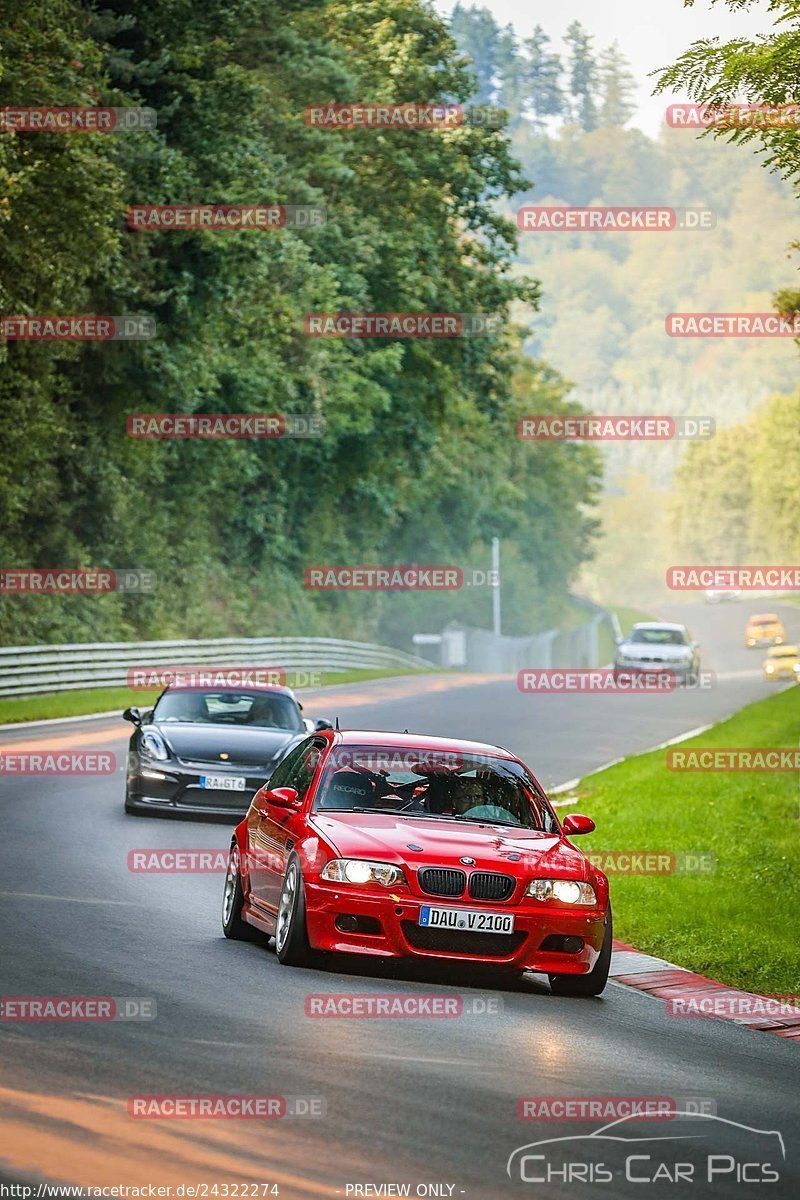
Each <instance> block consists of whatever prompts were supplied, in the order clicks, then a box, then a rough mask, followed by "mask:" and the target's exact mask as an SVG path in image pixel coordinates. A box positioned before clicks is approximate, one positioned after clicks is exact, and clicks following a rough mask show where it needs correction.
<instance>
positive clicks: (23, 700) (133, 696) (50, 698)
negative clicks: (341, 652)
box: [0, 667, 435, 725]
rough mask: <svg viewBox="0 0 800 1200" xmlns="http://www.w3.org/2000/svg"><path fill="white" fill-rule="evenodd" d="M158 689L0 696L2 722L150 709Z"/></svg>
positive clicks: (331, 679) (349, 678)
mask: <svg viewBox="0 0 800 1200" xmlns="http://www.w3.org/2000/svg"><path fill="white" fill-rule="evenodd" d="M433 671H435V668H433V667H432V668H431V669H430V670H429V671H428V670H425V669H423V668H420V670H419V671H409V670H408V668H403V667H398V668H397V669H396V670H386V669H383V670H381V669H380V668H378V669H375V670H370V671H329V672H326V673H325V674H324V675H323V679H322V684H321V686H322V687H330V686H331V685H332V684H336V683H361V682H363V681H364V680H367V679H390V678H394V677H395V676H398V675H411V674H414V675H429V674H431V673H432V672H433ZM160 692H161V689H160V688H157V689H156V690H155V691H133V690H132V689H130V688H86V689H80V690H77V689H76V690H75V691H74V692H48V693H45V694H43V695H41V696H9V697H7V698H5V699H0V725H8V724H9V723H11V722H13V721H47V720H51V719H53V718H55V717H80V716H83V715H84V714H86V713H97V712H115V711H119V710H121V709H123V708H128V707H130V706H131V705H134V704H135V705H138V707H139V708H147V706H148V705H149V704H152V703H153V701H155V700H156V699H157V698H158V696H159V695H160Z"/></svg>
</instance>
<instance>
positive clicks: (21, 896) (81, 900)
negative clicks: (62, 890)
mask: <svg viewBox="0 0 800 1200" xmlns="http://www.w3.org/2000/svg"><path fill="white" fill-rule="evenodd" d="M0 896H8V897H11V898H13V899H15V900H60V901H62V903H64V904H115V905H121V906H123V907H124V908H147V907H148V906H147V905H146V904H137V903H136V902H135V901H134V900H87V899H85V897H83V896H47V895H45V894H44V893H43V892H0Z"/></svg>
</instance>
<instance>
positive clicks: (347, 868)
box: [322, 858, 406, 887]
mask: <svg viewBox="0 0 800 1200" xmlns="http://www.w3.org/2000/svg"><path fill="white" fill-rule="evenodd" d="M322 878H323V879H327V880H328V881H329V882H330V883H356V884H358V883H379V884H380V885H381V887H397V885H398V884H401V883H405V882H406V877H405V875H404V874H403V872H402V870H401V869H400V867H395V866H394V865H393V864H392V863H383V862H371V861H369V860H368V859H366V858H333V859H331V861H330V862H329V863H327V864H326V866H325V867H324V868H323V870H322Z"/></svg>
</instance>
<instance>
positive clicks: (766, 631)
mask: <svg viewBox="0 0 800 1200" xmlns="http://www.w3.org/2000/svg"><path fill="white" fill-rule="evenodd" d="M785 641H786V630H785V629H784V626H783V621H781V619H780V617H778V616H776V614H775V613H758V614H756V615H755V616H753V617H750V618H749V619H748V622H747V628H746V629H745V631H744V644H745V646H747V648H748V650H752V649H753V647H754V646H780V645H781V644H782V643H783V642H785Z"/></svg>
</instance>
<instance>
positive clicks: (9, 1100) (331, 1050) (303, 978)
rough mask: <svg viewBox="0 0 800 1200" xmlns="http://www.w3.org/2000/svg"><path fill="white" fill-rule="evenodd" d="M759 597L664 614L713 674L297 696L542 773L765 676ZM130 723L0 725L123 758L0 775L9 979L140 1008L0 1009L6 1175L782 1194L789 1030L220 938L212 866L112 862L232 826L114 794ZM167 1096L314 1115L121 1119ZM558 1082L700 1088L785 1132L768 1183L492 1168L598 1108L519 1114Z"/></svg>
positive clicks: (300, 1193)
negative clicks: (251, 1101)
mask: <svg viewBox="0 0 800 1200" xmlns="http://www.w3.org/2000/svg"><path fill="white" fill-rule="evenodd" d="M765 607H766V608H768V609H771V608H772V607H774V605H772V604H770V603H769V602H766V603H765V602H764V601H758V602H750V601H748V602H746V603H736V604H726V605H719V606H714V607H711V606H703V605H699V604H696V605H684V606H680V607H679V606H674V607H673V608H671V609H670V610H669V611H664V612H663V613H662V614H661V615H663V616H664V617H669V618H671V619H685V620H687V621H688V623H689V624H690V627H691V629H692V632H693V634H694V635H695V636H696V637H698V639H699V641H700V643H701V648H702V650H701V652H702V654H703V667H704V668H710V669H711V670H713V671H714V672H715V673H716V686H714V687H712V688H709V689H708V690H705V691H693V690H687V691H684V690H680V691H678V692H676V693H673V694H670V695H654V696H642V695H637V696H591V695H586V696H531V695H522V694H520V693H519V692H518V691H517V688H516V682H515V680H513V679H512V680H506V679H494V680H489V681H485V682H478V681H473V682H471V683H468V684H461V685H460V686H451V685H452V684H454V683H460V681H458V680H457V679H452V678H447V679H443V678H442V677H439V676H431V677H427V678H420V679H417V680H413V681H409V680H407V679H398V680H386V681H378V682H376V683H374V684H369V685H367V684H362V685H358V686H353V687H349V688H343V689H337V690H335V691H334V692H330V693H326V695H325V696H324V698H323V697H320V696H319V695H312V696H310V697H308V698H307V705H306V711H307V713H308V714H309V715H317V716H329V717H333V716H336V715H338V716H339V719H340V722H341V724H342V725H343V726H345V725H346V726H349V727H351V728H354V727H358V726H360V725H361V726H364V727H367V728H388V729H393V728H394V729H397V728H399V729H403V728H404V727H406V726H407V727H408V728H409V729H410V730H412V731H415V730H419V731H426V732H429V733H437V734H449V735H457V736H465V737H469V738H475V739H479V740H485V741H489V742H499V743H502V744H505V745H507V746H509V747H510V748H511V749H513V750H514V751H516V752H517V753H519V754H520V755H521V756H522V757H523V758H525V759H526V760H527V761H528V762H529V763H530V765H531V766H532V768H533V770H534V771H535V772H536V773H537V774H538V775H539V777H540V779H541V780H542V782H544V783H545V784H547V785H551V786H552V785H554V784H556V783H559V782H563V781H565V780H568V779H571V778H573V777H575V776H578V775H580V774H581V773H583V772H585V771H587V770H591V769H593V768H595V767H598V766H601V765H602V764H604V763H605V762H607V761H609V760H611V759H614V758H616V757H618V756H620V755H622V754H627V753H633V752H636V751H638V750H642V749H646V748H648V747H650V746H653V745H654V744H656V743H659V742H661V741H664V740H667V739H670V738H674V737H678V736H680V735H681V734H682V733H685V732H687V731H689V730H691V729H694V728H696V727H698V726H701V725H704V724H707V723H709V722H712V721H714V720H718V719H719V718H721V717H723V716H725V715H726V714H728V713H730V712H732V711H734V710H735V709H737V708H739V707H740V706H741V705H743V704H746V703H748V702H750V701H752V700H755V699H759V698H760V697H762V696H763V695H766V694H769V691H770V685H768V684H765V683H764V682H762V679H761V673H760V664H761V660H762V657H763V655H762V654H761V652H758V651H746V650H745V649H744V647H743V645H742V632H743V628H744V621H745V617H746V615H747V613H748V612H751V611H752V612H756V611H760V610H761V609H764V608H765ZM778 607H780V606H778ZM781 611H782V614H783V616H784V619H785V620H786V623H787V627H788V632H789V635H790V637H791V638H792V639H793V640H794V639H800V608H794V607H790V606H784V607H783V608H782V609H781ZM681 614H684V615H683V616H682V615H681ZM798 711H799V712H800V689H798ZM128 728H129V727H127V726H125V725H124V724H123V723H122V722H121V721H119V720H118V719H116V718H111V719H103V720H92V721H81V722H76V723H73V724H66V725H63V724H62V725H51V726H44V725H41V726H37V727H34V728H30V729H16V730H9V731H7V732H6V733H5V734H2V735H0V749H6V750H7V749H10V748H11V746H12V745H16V746H23V745H24V746H32V745H34V744H36V745H37V746H39V747H40V748H55V747H56V746H58V747H69V748H72V747H80V748H83V749H92V748H95V747H98V748H103V749H111V750H113V751H114V752H115V753H116V754H117V755H118V764H119V770H118V773H117V775H116V777H114V778H111V779H109V778H106V779H103V778H89V777H63V776H61V777H49V778H42V777H39V778H34V777H16V778H14V777H10V776H6V777H5V778H4V779H3V780H2V783H1V784H0V805H2V821H3V837H2V840H1V841H0V861H2V873H1V878H2V883H0V888H2V891H0V903H1V904H2V906H3V918H4V919H3V921H2V931H3V932H2V957H1V959H0V961H2V989H1V990H2V994H3V995H6V996H8V995H12V996H13V995H17V996H41V995H45V994H46V995H68V996H89V995H92V996H96V995H99V996H112V997H139V998H148V999H152V1000H155V1003H156V1009H157V1015H156V1017H155V1019H151V1020H143V1021H127V1022H125V1021H113V1022H91V1023H69V1024H67V1023H61V1022H40V1023H36V1022H17V1023H15V1022H8V1021H4V1022H2V1024H1V1025H0V1044H1V1045H2V1055H1V1056H0V1062H1V1063H2V1066H0V1118H1V1119H2V1128H1V1130H0V1138H1V1141H0V1161H1V1162H2V1164H4V1165H3V1166H2V1167H0V1178H1V1179H3V1180H29V1181H30V1180H32V1181H39V1180H47V1181H50V1182H64V1183H75V1184H78V1183H83V1184H97V1183H102V1184H108V1185H114V1184H141V1185H144V1184H146V1183H154V1182H155V1183H163V1184H172V1185H178V1184H181V1183H197V1182H199V1181H206V1182H208V1183H209V1184H213V1183H220V1184H221V1183H228V1184H231V1185H233V1184H235V1183H239V1184H242V1183H245V1182H247V1183H258V1184H264V1183H270V1184H271V1183H274V1184H276V1185H277V1187H278V1194H279V1195H280V1196H282V1197H290V1198H294V1197H298V1198H305V1197H317V1196H331V1197H333V1196H342V1197H344V1196H346V1195H359V1194H360V1195H362V1196H364V1195H373V1196H375V1195H381V1194H384V1195H387V1194H388V1195H391V1194H393V1193H392V1192H391V1191H388V1192H387V1191H385V1190H384V1191H383V1192H380V1191H372V1192H369V1191H366V1192H365V1191H363V1190H362V1191H361V1192H360V1193H358V1192H355V1191H354V1190H353V1185H366V1184H372V1185H375V1187H380V1185H384V1186H385V1185H388V1184H403V1183H407V1184H409V1185H411V1190H410V1194H411V1195H416V1194H425V1193H424V1192H420V1193H417V1191H415V1189H417V1188H418V1186H419V1185H437V1187H438V1188H440V1190H439V1191H438V1192H437V1191H431V1190H429V1191H428V1192H427V1194H429V1195H437V1194H438V1195H444V1196H448V1195H452V1196H454V1197H458V1196H466V1197H470V1198H471V1200H483V1198H485V1197H500V1196H525V1195H527V1196H531V1197H534V1196H535V1197H536V1198H537V1200H539V1198H540V1197H543V1196H591V1197H592V1198H594V1197H595V1196H609V1197H613V1196H617V1195H620V1196H622V1195H652V1196H655V1197H661V1196H669V1197H672V1196H673V1195H681V1196H683V1195H687V1196H692V1197H695V1196H710V1195H711V1194H712V1192H713V1194H715V1195H717V1196H720V1195H723V1196H732V1197H741V1200H750V1197H751V1196H754V1195H762V1194H763V1195H768V1196H770V1195H771V1196H780V1197H784V1196H786V1197H789V1196H793V1195H794V1196H796V1195H798V1194H800V1165H799V1164H800V1122H799V1121H798V1116H797V1103H796V1101H797V1079H798V1075H797V1071H798V1064H799V1063H800V1058H799V1057H798V1055H800V1046H798V1045H797V1044H793V1043H792V1042H791V1041H788V1040H786V1039H782V1038H779V1037H774V1036H771V1035H769V1034H766V1033H759V1032H754V1031H751V1030H748V1029H744V1028H740V1027H738V1026H734V1025H732V1024H731V1023H727V1022H722V1021H716V1020H683V1021H679V1020H673V1019H670V1018H668V1017H667V1016H666V1015H665V1010H664V1005H663V1004H662V1003H661V1002H660V1001H656V1000H653V999H651V998H649V997H647V996H645V995H643V994H641V993H638V992H635V991H633V990H631V989H628V988H625V987H622V986H620V985H617V984H613V983H612V984H610V985H609V987H608V989H607V991H606V993H605V994H604V996H603V997H602V998H600V999H598V1000H590V1001H586V1000H577V999H563V998H556V997H554V996H551V995H550V993H549V989H548V987H547V983H546V981H545V980H543V979H540V978H539V977H534V976H529V977H526V979H525V981H523V982H520V983H517V982H514V983H511V984H506V983H505V982H504V981H503V980H502V979H498V977H497V976H490V975H487V976H485V977H483V978H475V976H474V973H471V972H466V973H461V974H448V975H443V974H442V972H441V971H435V970H432V969H430V968H429V967H427V965H426V967H425V968H424V969H423V968H414V967H408V966H397V965H396V964H395V965H393V966H389V965H387V964H377V965H376V964H374V963H369V962H366V963H365V962H360V961H356V962H351V961H344V960H336V961H335V962H334V963H333V964H332V965H330V966H329V967H328V968H327V969H321V970H315V971H306V970H297V969H289V968H286V967H280V966H279V965H278V962H277V960H276V958H275V956H274V954H273V953H272V952H271V950H270V949H269V948H267V947H266V946H265V945H258V944H245V943H233V942H228V941H226V940H225V939H224V938H223V936H222V932H221V928H220V904H221V896H222V875H221V874H218V873H217V874H213V873H211V874H182V875H169V874H159V875H155V874H134V873H132V872H130V871H129V870H128V866H127V855H128V852H129V850H131V849H133V848H141V847H151V846H152V847H182V848H201V847H225V846H227V844H228V842H229V838H230V830H229V828H228V827H227V826H225V825H224V824H219V823H212V822H196V821H164V820H160V819H158V818H133V817H126V816H125V815H124V814H123V810H122V792H123V781H122V774H121V772H122V770H123V767H124V747H125V742H126V739H127V732H128ZM765 919H766V918H765ZM322 992H357V993H373V994H374V993H386V992H393V993H398V994H417V993H420V992H425V993H435V994H441V995H452V994H458V995H459V996H462V997H464V999H465V1002H466V1001H468V1000H470V999H471V1000H475V999H476V998H477V999H478V1000H480V1001H483V1000H486V1001H487V1002H491V1003H492V1005H493V1006H494V1008H495V1009H497V1007H498V1001H499V1002H501V1004H500V1005H499V1007H501V1009H502V1011H492V1012H489V1013H486V1012H480V1011H476V1012H474V1013H471V1014H469V1015H463V1016H460V1017H458V1018H456V1019H436V1018H428V1019H360V1020H347V1019H335V1020H328V1019H319V1018H309V1017H307V1016H306V1015H305V999H306V996H307V995H308V994H309V993H322ZM480 1007H481V1005H480V1004H478V1005H476V1008H478V1009H480ZM173 1093H178V1094H181V1095H187V1094H203V1095H208V1094H217V1093H223V1094H229V1093H244V1094H248V1095H252V1094H258V1095H264V1094H267V1095H273V1096H276V1095H277V1096H285V1097H288V1098H292V1097H302V1098H304V1099H306V1100H308V1101H309V1103H314V1104H320V1103H322V1104H324V1109H325V1113H324V1116H312V1117H304V1116H287V1117H284V1118H282V1119H280V1120H273V1121H270V1120H205V1121H203V1120H174V1121H168V1120H161V1121H148V1120H135V1119H133V1118H131V1117H130V1116H129V1115H128V1110H127V1101H128V1098H129V1097H130V1096H134V1095H141V1094H173ZM553 1095H555V1096H565V1095H570V1096H597V1097H600V1096H625V1095H629V1096H661V1097H671V1098H676V1099H679V1100H683V1099H685V1098H698V1099H703V1100H710V1101H713V1102H714V1103H715V1104H716V1106H717V1113H718V1115H719V1116H720V1117H722V1118H724V1119H725V1120H727V1121H730V1122H736V1123H738V1124H740V1125H745V1126H748V1127H754V1128H756V1129H758V1130H768V1131H775V1130H777V1131H780V1133H781V1134H782V1135H783V1139H784V1142H785V1147H786V1162H785V1163H784V1164H781V1172H782V1175H781V1182H780V1183H779V1184H772V1185H766V1184H764V1185H757V1184H748V1183H738V1184H737V1183H734V1182H733V1181H732V1180H731V1181H723V1182H716V1183H714V1184H713V1185H708V1184H706V1183H704V1182H703V1181H702V1180H698V1181H697V1182H695V1183H694V1184H693V1185H692V1186H687V1187H686V1188H680V1189H678V1188H674V1187H673V1186H672V1185H671V1184H669V1183H664V1184H656V1185H653V1186H652V1187H650V1188H648V1187H647V1186H645V1185H636V1187H635V1188H634V1189H633V1190H627V1191H626V1190H625V1187H626V1185H625V1184H624V1183H622V1182H621V1181H620V1182H619V1183H614V1184H605V1185H603V1184H596V1185H594V1186H589V1185H584V1184H580V1183H577V1184H576V1183H574V1182H573V1183H572V1184H571V1185H570V1186H564V1187H563V1188H560V1187H556V1186H552V1187H547V1188H546V1189H545V1188H541V1187H540V1186H537V1185H535V1184H531V1183H524V1182H521V1181H520V1177H519V1173H517V1174H516V1176H515V1177H514V1178H509V1176H508V1175H507V1174H506V1161H507V1159H508V1156H509V1154H510V1153H511V1152H512V1151H513V1150H514V1149H515V1148H517V1147H520V1146H522V1145H524V1144H525V1143H529V1142H533V1141H535V1140H538V1139H541V1138H556V1137H561V1136H566V1135H572V1134H575V1133H589V1132H591V1131H592V1130H593V1129H595V1128H596V1127H597V1122H588V1123H586V1122H584V1123H583V1124H580V1123H579V1124H577V1125H576V1124H563V1123H561V1124H541V1123H531V1122H526V1121H522V1120H520V1119H519V1118H518V1117H517V1102H518V1100H519V1099H520V1098H521V1097H524V1096H553ZM291 1103H293V1104H294V1103H296V1102H295V1101H291ZM300 1107H302V1106H300ZM661 1124H662V1123H659V1125H661ZM708 1125H709V1129H710V1132H709V1135H708V1136H709V1139H710V1141H711V1142H712V1143H713V1145H714V1146H715V1147H717V1146H718V1147H719V1153H720V1154H723V1153H727V1152H729V1151H730V1148H731V1145H732V1144H735V1143H736V1137H737V1136H738V1134H736V1133H735V1132H734V1133H733V1134H732V1132H731V1131H732V1130H734V1131H735V1128H736V1127H735V1126H726V1125H724V1124H723V1123H712V1122H709V1123H708ZM748 1136H749V1135H748ZM448 1188H452V1191H449V1190H448ZM218 1194H220V1195H222V1194H223V1193H222V1192H220V1193H218ZM230 1194H233V1193H230ZM239 1194H240V1195H241V1194H242V1193H241V1192H240V1193H239ZM259 1194H261V1193H259ZM394 1194H397V1193H396V1192H395V1193H394Z"/></svg>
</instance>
